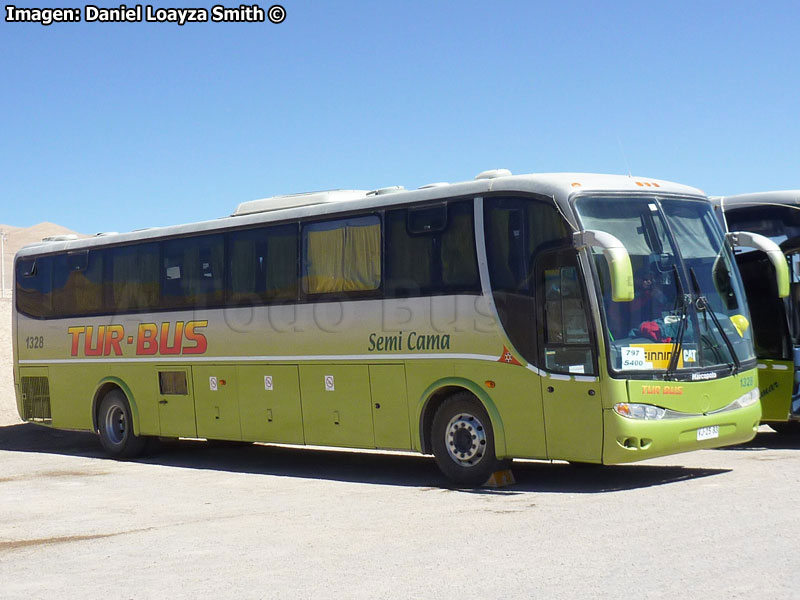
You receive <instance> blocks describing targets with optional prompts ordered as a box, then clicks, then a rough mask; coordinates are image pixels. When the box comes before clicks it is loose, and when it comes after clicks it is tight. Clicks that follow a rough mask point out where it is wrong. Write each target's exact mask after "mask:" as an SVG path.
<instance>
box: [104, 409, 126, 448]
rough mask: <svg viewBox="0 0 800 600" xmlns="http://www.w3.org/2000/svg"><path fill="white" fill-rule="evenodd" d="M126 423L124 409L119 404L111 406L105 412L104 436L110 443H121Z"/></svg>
mask: <svg viewBox="0 0 800 600" xmlns="http://www.w3.org/2000/svg"><path fill="white" fill-rule="evenodd" d="M127 430H128V424H127V422H126V420H125V411H123V410H122V409H121V408H120V407H119V406H112V407H111V408H110V409H109V411H108V412H107V413H106V436H107V437H108V441H110V442H111V443H112V444H121V443H122V441H123V440H124V439H125V433H126V432H127Z"/></svg>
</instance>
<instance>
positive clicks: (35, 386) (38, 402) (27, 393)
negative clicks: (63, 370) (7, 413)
mask: <svg viewBox="0 0 800 600" xmlns="http://www.w3.org/2000/svg"><path fill="white" fill-rule="evenodd" d="M22 413H23V418H24V420H26V421H39V422H48V421H52V417H51V416H50V380H49V379H48V378H47V377H22Z"/></svg>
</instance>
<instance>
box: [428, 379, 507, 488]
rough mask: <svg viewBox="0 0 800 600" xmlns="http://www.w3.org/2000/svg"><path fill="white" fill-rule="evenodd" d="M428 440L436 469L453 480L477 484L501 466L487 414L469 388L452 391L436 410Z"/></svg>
mask: <svg viewBox="0 0 800 600" xmlns="http://www.w3.org/2000/svg"><path fill="white" fill-rule="evenodd" d="M431 444H432V446H433V456H434V458H435V459H436V464H437V465H438V466H439V469H440V470H441V471H442V473H444V474H445V476H446V477H447V478H448V479H450V480H452V481H454V482H455V483H457V484H460V485H468V486H478V485H481V484H483V483H485V482H486V481H487V480H488V479H489V477H490V476H491V474H492V473H494V472H495V471H497V470H499V469H500V468H501V463H500V462H499V461H498V460H497V457H496V456H495V450H494V432H493V430H492V423H491V421H490V420H489V414H488V413H487V412H486V409H485V408H484V407H483V405H482V404H481V403H480V402H479V401H478V400H477V399H476V398H475V396H473V395H472V394H470V393H469V392H458V393H456V394H453V395H452V396H450V397H449V398H448V399H447V400H445V401H444V402H443V403H442V405H441V406H440V407H439V409H438V410H437V411H436V415H435V416H434V417H433V425H432V426H431Z"/></svg>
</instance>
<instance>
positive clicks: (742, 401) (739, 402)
mask: <svg viewBox="0 0 800 600" xmlns="http://www.w3.org/2000/svg"><path fill="white" fill-rule="evenodd" d="M760 398H761V392H759V391H758V389H752V390H750V391H749V392H747V393H746V394H744V395H743V396H739V397H738V398H737V399H736V400H734V401H733V402H731V408H732V409H736V408H744V407H745V406H750V405H751V404H755V403H756V402H758V400H759V399H760Z"/></svg>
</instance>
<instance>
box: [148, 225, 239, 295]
mask: <svg viewBox="0 0 800 600" xmlns="http://www.w3.org/2000/svg"><path fill="white" fill-rule="evenodd" d="M224 254H225V237H224V236H223V235H221V234H215V235H204V236H195V237H189V238H181V239H175V240H169V241H167V242H164V264H163V270H162V293H163V301H164V306H166V307H170V308H184V307H186V308H190V307H202V306H219V305H220V304H222V299H223V283H224V279H225V278H224V273H223V271H224Z"/></svg>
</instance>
